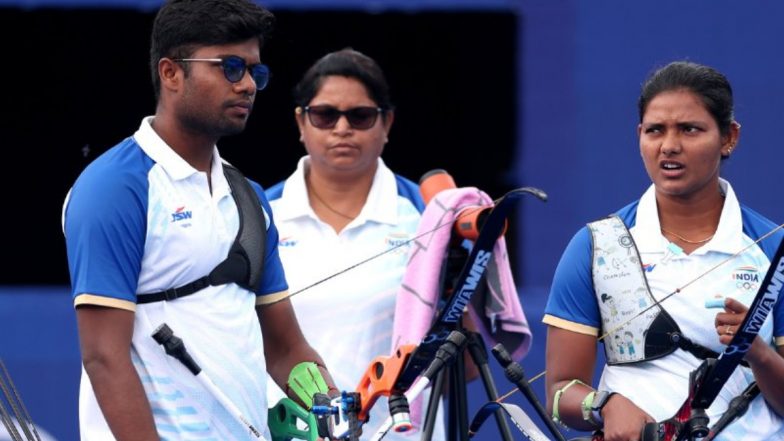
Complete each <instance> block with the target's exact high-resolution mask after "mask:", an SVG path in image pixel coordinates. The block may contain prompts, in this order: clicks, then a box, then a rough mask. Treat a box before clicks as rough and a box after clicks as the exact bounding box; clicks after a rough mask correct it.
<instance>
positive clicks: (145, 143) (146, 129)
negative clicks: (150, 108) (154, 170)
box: [133, 116, 229, 196]
mask: <svg viewBox="0 0 784 441" xmlns="http://www.w3.org/2000/svg"><path fill="white" fill-rule="evenodd" d="M153 118H155V117H154V116H148V117H146V118H144V119H142V123H141V125H140V126H139V129H138V130H137V131H136V133H134V134H133V138H134V139H135V140H136V143H137V144H139V147H141V149H142V150H143V151H144V153H146V154H147V155H148V156H149V157H150V158H152V160H153V161H155V163H156V164H158V165H159V166H161V167H162V168H163V170H164V171H165V172H166V174H167V175H169V176H170V177H171V178H172V179H173V180H175V181H179V180H182V179H186V178H188V177H190V176H193V175H194V174H196V173H199V171H198V170H196V169H195V168H193V166H191V165H190V164H188V162H187V161H185V160H184V159H183V158H182V156H180V155H178V154H177V152H175V151H174V150H172V148H171V147H170V146H169V145H168V144H166V142H165V141H164V140H163V139H162V138H161V137H160V136H159V135H158V133H156V132H155V130H154V129H153V128H152V125H151V123H152V120H153ZM222 161H223V160H222V159H221V157H220V154H219V153H218V148H217V147H213V152H212V165H211V168H210V177H211V181H212V192H213V194H214V195H216V196H218V195H221V194H224V193H225V194H228V193H229V187H228V185H229V184H228V182H227V181H226V178H225V176H224V175H223V164H222Z"/></svg>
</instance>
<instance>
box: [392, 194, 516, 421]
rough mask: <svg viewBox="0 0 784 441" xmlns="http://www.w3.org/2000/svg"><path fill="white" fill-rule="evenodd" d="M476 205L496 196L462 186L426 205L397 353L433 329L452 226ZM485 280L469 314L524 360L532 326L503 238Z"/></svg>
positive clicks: (396, 331)
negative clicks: (442, 267) (483, 289)
mask: <svg viewBox="0 0 784 441" xmlns="http://www.w3.org/2000/svg"><path fill="white" fill-rule="evenodd" d="M477 205H481V206H492V205H493V200H492V199H491V198H490V197H489V196H488V195H487V194H486V193H484V192H483V191H481V190H479V189H477V188H474V187H463V188H455V189H449V190H444V191H441V192H439V193H438V194H437V195H436V196H435V197H434V198H433V200H431V201H430V203H428V204H427V207H425V211H424V213H423V214H422V220H421V221H420V223H419V228H418V230H417V234H416V237H417V240H416V241H415V242H414V244H413V250H412V252H411V256H410V258H409V261H408V266H407V267H406V274H405V275H404V277H403V283H402V285H401V287H400V292H399V294H398V298H397V305H396V307H395V320H394V326H393V328H392V329H393V331H392V332H393V333H392V350H393V352H392V353H394V351H395V349H396V348H397V347H399V346H400V345H403V344H419V343H420V342H421V341H422V338H423V337H424V336H425V333H426V332H427V331H428V330H429V329H430V327H431V325H432V323H433V320H434V319H435V314H436V306H437V304H438V301H439V298H440V296H441V294H442V293H441V288H442V287H441V286H440V280H439V277H440V275H441V266H442V263H443V261H444V256H445V253H446V251H447V248H448V246H449V240H450V235H451V231H452V228H451V227H450V226H451V225H454V223H455V220H456V218H457V215H458V214H459V212H460V210H461V209H463V208H466V207H470V206H477ZM446 225H449V226H446ZM439 227H442V228H439ZM485 281H486V287H487V290H486V291H484V295H481V293H482V292H483V291H481V290H477V291H476V292H475V293H474V296H473V297H472V298H471V302H470V303H469V305H468V311H469V314H470V315H471V318H472V319H473V321H474V323H475V324H476V325H477V328H478V329H479V332H480V334H481V335H482V338H483V340H484V341H485V342H486V343H487V346H488V347H492V346H495V344H496V343H503V345H504V347H506V349H507V350H508V351H509V353H510V354H511V355H512V359H513V360H517V361H519V360H520V359H522V358H523V356H525V354H526V353H528V349H529V348H530V346H531V330H530V328H529V327H528V320H526V318H525V313H524V312H523V308H522V306H521V305H520V299H519V298H518V296H517V288H516V287H515V283H514V279H513V278H512V271H511V269H510V267H509V256H508V255H507V251H506V241H505V240H504V238H503V237H501V238H499V239H498V241H496V244H495V246H494V248H493V257H492V259H491V261H490V262H489V264H488V266H487V271H486V272H485ZM410 408H411V420H412V421H413V422H415V428H417V429H418V428H419V425H418V424H416V422H419V421H421V411H422V400H421V399H417V400H414V402H413V403H410Z"/></svg>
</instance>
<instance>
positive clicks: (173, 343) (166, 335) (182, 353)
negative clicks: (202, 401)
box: [152, 323, 201, 375]
mask: <svg viewBox="0 0 784 441" xmlns="http://www.w3.org/2000/svg"><path fill="white" fill-rule="evenodd" d="M152 338H154V339H155V341H157V342H158V344H159V345H161V346H163V349H164V350H165V351H166V353H167V354H168V355H170V356H172V357H174V358H176V359H177V360H180V362H181V363H182V364H184V365H185V367H187V368H188V370H189V371H191V373H192V374H193V375H199V372H201V367H199V365H198V364H197V363H196V362H195V361H194V360H193V358H191V355H190V354H189V353H188V351H186V350H185V345H184V344H183V343H182V339H181V338H179V337H177V336H176V335H174V331H172V330H171V328H169V326H168V325H167V324H166V323H164V324H162V325H160V326H158V328H156V329H155V332H153V334H152Z"/></svg>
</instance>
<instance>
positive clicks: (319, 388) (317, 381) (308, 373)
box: [286, 361, 329, 408]
mask: <svg viewBox="0 0 784 441" xmlns="http://www.w3.org/2000/svg"><path fill="white" fill-rule="evenodd" d="M286 386H288V389H291V390H292V391H294V393H295V394H296V396H297V398H299V399H300V400H301V401H302V403H303V404H305V406H307V407H308V408H310V407H311V406H313V395H315V394H317V393H323V394H326V393H327V392H328V391H329V388H328V387H327V383H326V382H325V381H324V377H323V376H322V375H321V371H319V369H318V365H317V364H316V363H314V362H312V361H303V362H301V363H299V364H297V365H296V366H294V368H293V369H291V372H290V373H289V380H288V382H287V383H286Z"/></svg>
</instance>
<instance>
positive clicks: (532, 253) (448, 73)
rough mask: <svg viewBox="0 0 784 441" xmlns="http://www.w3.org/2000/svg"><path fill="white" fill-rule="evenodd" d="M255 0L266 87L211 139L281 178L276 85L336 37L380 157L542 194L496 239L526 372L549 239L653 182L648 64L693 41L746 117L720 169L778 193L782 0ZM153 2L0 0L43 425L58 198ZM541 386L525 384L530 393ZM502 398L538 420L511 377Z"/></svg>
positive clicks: (35, 410) (24, 378)
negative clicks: (366, 103) (265, 30)
mask: <svg viewBox="0 0 784 441" xmlns="http://www.w3.org/2000/svg"><path fill="white" fill-rule="evenodd" d="M262 4H264V5H265V6H266V7H268V8H269V9H271V10H272V11H273V12H274V13H275V14H276V16H277V17H278V25H277V30H276V33H275V35H274V36H273V39H272V40H271V41H270V42H269V45H268V47H266V48H265V49H264V51H263V52H262V57H263V58H264V57H265V56H266V60H265V61H266V62H267V63H268V64H269V65H270V66H271V67H272V70H273V78H272V84H271V86H270V88H269V89H268V90H265V91H264V92H263V95H262V96H260V97H259V100H258V103H260V104H258V105H257V108H256V110H255V111H254V114H253V116H252V117H251V123H250V125H249V127H248V130H246V133H244V134H243V135H239V136H237V137H232V138H229V139H226V140H225V142H222V143H221V144H222V146H223V148H222V152H224V155H225V156H226V157H227V158H228V159H229V160H230V161H232V162H234V163H236V164H238V165H240V167H241V168H242V169H243V171H245V173H246V174H248V175H249V176H251V177H252V178H254V179H255V180H257V181H258V182H260V183H261V184H262V185H264V186H270V185H272V184H274V183H275V182H277V181H278V180H280V179H283V178H284V177H285V176H287V175H288V174H289V173H290V172H291V171H292V170H293V168H294V166H295V162H296V159H297V158H298V157H299V156H300V155H301V154H302V149H301V147H300V146H299V144H298V142H297V135H296V128H295V126H294V121H293V118H292V112H291V109H292V104H291V98H290V91H291V87H292V86H293V84H294V83H295V82H296V80H297V79H298V78H299V76H300V75H301V74H302V72H303V71H304V69H305V68H306V67H307V66H308V65H310V64H311V63H312V62H313V61H314V60H315V59H316V58H318V57H319V56H321V55H323V54H324V53H326V52H328V51H332V50H336V49H340V48H342V47H344V46H353V47H354V48H356V49H358V50H360V51H363V52H365V53H367V54H368V55H370V56H372V57H374V58H376V59H377V60H378V61H379V63H380V64H381V66H382V68H384V70H385V71H386V72H387V75H388V79H389V81H390V83H391V85H392V94H393V99H394V101H395V102H396V104H397V107H398V115H397V116H398V117H397V118H396V122H395V127H394V130H393V132H392V135H391V142H390V145H389V147H388V149H387V151H386V152H385V155H384V157H385V159H386V161H387V163H388V164H389V165H390V166H391V167H392V168H393V169H395V170H397V171H398V172H400V173H402V174H404V175H407V176H409V177H410V178H412V179H417V178H418V176H421V175H422V174H423V173H425V172H426V171H428V170H430V169H432V168H446V169H447V170H449V171H450V172H451V173H452V174H453V176H455V179H456V180H457V181H458V184H459V185H466V186H477V187H480V188H482V189H483V190H485V191H487V192H488V193H490V194H491V195H492V196H500V195H501V194H502V193H503V192H504V191H507V190H509V189H511V188H514V187H518V186H524V185H528V186H535V187H539V188H541V189H543V190H544V191H546V192H547V193H548V194H549V196H550V200H549V201H548V202H547V203H546V204H542V203H541V202H538V201H534V200H528V201H524V202H523V204H522V206H521V209H520V211H519V212H518V213H516V215H515V218H514V220H513V228H511V229H510V231H509V233H508V236H507V240H508V241H509V244H510V253H511V259H512V263H513V265H514V270H515V276H516V280H517V282H518V285H519V292H520V297H521V301H522V304H523V307H524V309H525V312H526V315H527V317H528V320H529V322H530V324H531V326H532V330H533V333H534V343H533V346H532V348H531V351H530V352H529V354H528V355H527V356H526V357H525V358H524V359H522V360H521V363H522V365H523V367H524V368H525V370H526V374H527V375H528V376H529V377H532V376H534V375H536V374H538V373H540V372H542V370H543V369H544V345H545V333H546V331H545V329H544V327H543V326H542V325H541V324H540V321H541V318H542V314H543V309H544V304H545V302H546V296H547V290H548V285H549V283H550V279H551V277H552V274H553V271H554V269H555V265H556V264H557V261H558V257H559V256H560V253H561V251H562V249H563V248H564V247H565V245H566V243H567V242H568V241H569V239H570V238H571V235H572V234H573V233H574V232H575V231H577V229H578V228H580V227H581V226H582V225H584V224H585V223H586V222H588V221H590V220H593V219H596V218H598V217H601V216H603V215H606V214H609V213H610V212H612V211H614V210H616V209H618V208H619V207H621V206H622V205H624V204H626V203H628V202H630V201H632V200H633V199H636V198H637V197H638V196H639V195H640V194H642V192H643V191H644V189H645V188H646V187H647V185H648V184H649V180H648V178H647V176H646V174H645V172H644V169H643V167H642V164H641V161H640V159H639V154H638V147H637V139H636V133H635V129H636V124H637V122H638V115H637V109H636V99H637V95H638V93H639V88H640V84H641V83H642V81H643V80H644V78H645V77H646V76H647V74H648V73H650V72H651V71H652V70H653V69H655V68H656V67H658V66H661V65H663V64H666V63H667V62H669V61H672V60H675V59H689V60H692V61H697V62H701V63H705V64H709V65H711V66H714V67H716V68H718V69H719V70H720V71H722V72H723V73H725V74H726V75H727V77H728V78H729V79H730V81H731V83H732V85H733V88H734V91H735V98H736V118H737V120H738V121H739V122H741V124H742V126H743V129H742V134H741V140H740V144H739V146H738V149H737V151H736V153H735V154H733V157H732V158H731V159H730V160H729V161H726V164H725V165H724V167H725V169H724V171H723V174H724V176H725V177H726V178H728V179H729V180H730V181H731V182H732V183H733V185H734V187H735V190H736V192H737V193H738V195H739V197H740V199H741V201H742V202H744V203H746V204H747V205H749V206H751V207H753V208H755V209H756V210H758V211H760V212H761V213H763V214H764V215H766V216H768V217H769V218H771V219H772V220H773V221H775V222H777V223H779V222H784V206H782V204H781V197H780V196H779V195H778V191H779V185H780V183H781V173H780V171H779V164H781V161H782V160H784V155H783V154H782V153H781V151H780V150H779V146H778V142H779V137H780V132H779V130H780V129H781V127H784V124H783V123H784V110H782V109H781V106H779V103H780V102H781V101H782V99H784V90H782V84H783V83H782V81H781V80H780V79H779V78H778V76H779V75H780V74H781V72H782V63H783V61H782V57H781V53H780V47H781V42H782V41H784V38H782V37H784V35H782V34H783V33H784V28H782V27H781V25H780V23H781V20H782V18H784V3H780V2H777V1H773V0H769V1H754V2H738V1H733V0H689V1H684V0H658V1H656V2H630V1H628V0H592V1H590V2H587V1H579V0H517V1H513V0H507V1H503V0H451V1H450V0H438V1H436V0H310V1H308V0H270V1H266V2H262ZM159 5H160V1H158V0H114V1H110V0H0V38H2V41H3V49H4V50H3V52H4V55H3V56H4V61H3V63H2V65H3V68H2V69H1V70H0V71H2V73H1V74H0V75H2V80H3V82H2V84H3V85H4V86H5V87H4V90H3V98H2V100H0V106H2V114H3V119H2V123H0V124H1V125H0V127H2V129H3V131H2V133H3V140H4V144H5V145H4V154H5V157H6V158H5V159H6V162H7V167H6V171H5V173H3V175H2V176H3V179H4V180H3V181H2V183H3V187H4V188H5V190H6V191H5V203H6V205H7V207H9V208H7V209H6V210H5V215H4V216H3V217H2V218H3V221H2V222H3V226H4V230H5V235H4V236H5V237H4V250H5V252H6V258H5V259H4V262H5V263H4V271H2V272H0V285H1V286H0V357H1V358H2V359H3V360H4V361H5V363H6V365H7V366H8V369H9V371H10V373H11V376H12V377H13V379H14V381H15V383H16V385H17V387H18V389H19V391H20V393H21V396H22V398H23V400H24V402H25V404H26V405H27V407H28V410H29V412H30V414H31V416H32V418H33V420H34V421H35V422H36V423H37V424H38V425H40V426H41V427H42V428H44V429H46V430H47V431H48V432H49V433H51V434H52V435H53V436H54V437H56V439H58V440H76V439H78V422H77V399H78V380H79V372H80V364H79V348H78V342H77V338H76V327H75V320H74V313H73V308H72V306H71V299H70V293H69V288H68V276H67V266H66V263H65V262H66V261H65V252H64V247H63V240H62V236H61V231H60V227H59V219H60V218H59V216H60V214H59V212H60V207H61V204H62V200H63V197H64V196H65V193H66V192H67V190H68V188H69V186H70V184H71V183H72V181H73V179H75V177H76V176H77V175H78V173H79V172H80V171H81V169H82V168H83V167H84V166H85V165H86V164H87V163H88V162H89V161H90V160H92V159H93V158H94V157H95V156H97V155H98V154H100V153H101V152H102V151H104V150H105V149H107V148H108V147H110V146H111V145H113V144H114V143H116V142H117V141H119V140H120V139H121V138H123V137H125V136H127V135H129V134H131V133H132V132H133V131H134V130H135V129H136V127H137V126H138V123H139V120H140V118H141V117H142V116H144V115H147V114H151V113H153V112H154V102H153V98H152V93H151V88H150V86H149V73H148V71H147V65H146V56H147V55H146V54H147V44H148V38H149V37H148V35H149V29H150V28H149V27H150V25H151V22H152V17H153V14H154V11H155V10H156V8H157V7H158V6H159ZM265 54H266V55H265ZM11 168H15V169H17V170H16V171H15V172H14V174H13V176H11V172H10V169H11ZM20 178H21V179H20ZM490 364H491V367H492V369H493V373H494V380H495V383H496V385H497V386H498V389H499V390H500V391H501V392H502V393H504V392H507V391H510V390H512V389H514V387H513V386H512V385H511V384H510V383H509V382H508V381H507V380H506V379H505V378H504V376H503V373H502V372H501V371H500V369H499V368H498V365H497V364H496V363H495V360H493V359H492V358H491V360H490ZM543 384H544V381H543V380H541V379H540V380H538V381H536V382H535V383H533V387H534V390H535V391H536V392H537V394H538V395H539V397H540V399H542V400H544V392H543ZM469 398H470V399H469V410H470V412H469V413H470V414H471V415H473V412H475V411H476V410H477V409H478V408H479V407H480V406H481V405H482V404H483V403H484V402H485V401H486V399H485V396H484V390H483V388H482V385H481V384H480V382H478V381H476V382H473V383H471V384H470V385H469ZM508 401H509V402H511V403H514V404H518V405H521V406H522V407H523V408H524V409H526V410H527V411H528V412H529V415H531V416H532V418H534V419H535V420H536V415H535V414H534V413H533V411H532V410H531V407H530V406H529V405H528V404H527V403H526V402H525V400H524V399H523V398H522V396H521V395H520V394H515V395H514V396H512V397H511V398H510V399H509V400H508ZM2 431H3V430H2V429H0V433H2ZM567 435H569V436H575V435H577V433H575V432H572V433H567ZM516 436H517V439H523V437H522V435H520V434H519V433H518V434H516ZM0 439H2V436H1V435H0ZM474 439H477V440H496V439H499V437H498V434H497V431H496V429H495V425H494V424H493V423H492V422H488V423H487V424H486V425H485V426H484V427H483V430H482V431H480V433H479V434H478V435H477V436H476V437H475V438H474Z"/></svg>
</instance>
